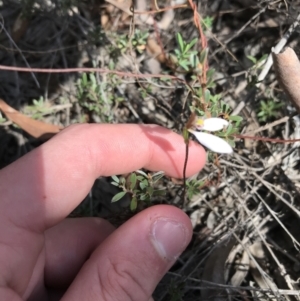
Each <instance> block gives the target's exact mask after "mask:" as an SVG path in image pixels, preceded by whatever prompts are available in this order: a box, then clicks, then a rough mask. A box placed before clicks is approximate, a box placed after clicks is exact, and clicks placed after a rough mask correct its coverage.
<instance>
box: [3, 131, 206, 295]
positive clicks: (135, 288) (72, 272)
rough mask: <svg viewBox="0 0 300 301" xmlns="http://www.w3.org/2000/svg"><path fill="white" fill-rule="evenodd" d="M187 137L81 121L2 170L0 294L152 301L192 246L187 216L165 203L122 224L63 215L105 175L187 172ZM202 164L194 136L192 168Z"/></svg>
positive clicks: (189, 169)
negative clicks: (141, 169) (181, 254)
mask: <svg viewBox="0 0 300 301" xmlns="http://www.w3.org/2000/svg"><path fill="white" fill-rule="evenodd" d="M184 156H185V144H184V142H183V138H182V137H181V136H180V135H177V134H175V133H173V132H171V131H169V130H167V129H164V128H162V127H159V126H155V125H153V126H140V125H76V126H71V127H69V128H67V129H65V130H63V131H62V132H61V133H60V134H58V135H56V136H55V137H54V138H52V139H51V140H49V141H48V142H47V143H45V144H43V145H42V146H41V147H39V148H37V149H36V150H34V151H32V152H31V153H29V154H27V155H26V156H24V157H22V158H21V159H19V160H18V161H16V162H15V163H13V164H11V165H10V166H8V167H6V168H4V169H2V170H1V171H0V206H1V207H0V271H1V273H0V300H10V301H20V300H30V301H35V300H63V301H77V300H78V301H82V300H85V301H96V300H97V301H119V300H120V301H130V300H134V301H135V300H136V301H148V300H149V299H150V298H151V295H152V293H153V291H154V289H155V287H156V285H157V284H158V282H159V281H160V279H161V278H162V277H163V276H164V274H165V273H166V272H167V271H168V269H170V267H171V266H172V265H173V264H174V262H175V260H176V258H177V257H178V256H179V255H180V253H181V252H182V251H183V250H184V249H185V248H186V246H187V245H188V243H189V241H190V239H191V236H192V227H191V223H190V220H189V218H188V217H187V216H186V215H185V213H183V212H182V211H181V210H179V209H177V208H175V207H172V206H167V205H160V206H153V207H151V208H149V209H147V210H144V211H142V212H141V213H139V214H137V215H136V216H135V217H133V218H132V219H130V220H129V221H128V222H126V223H125V224H123V225H122V226H121V227H120V228H118V229H114V227H113V226H112V225H111V224H109V223H108V222H107V221H105V220H103V219H100V218H76V219H66V217H67V216H68V214H69V213H70V212H71V211H72V210H73V209H74V208H75V207H76V206H77V205H78V204H79V203H80V202H81V201H82V199H83V198H84V197H85V196H86V195H87V194H88V192H89V190H90V188H91V186H92V185H93V182H94V180H95V179H96V178H97V177H99V176H111V175H115V174H123V173H128V172H131V171H134V170H137V169H140V168H146V169H148V170H152V171H159V170H163V171H165V173H166V174H167V175H169V176H172V177H176V178H180V177H182V169H183V162H184ZM204 164H205V152H204V150H203V148H202V147H201V146H199V145H197V144H196V143H193V142H191V143H190V152H189V162H188V166H187V175H188V176H191V175H193V174H195V173H197V172H198V171H199V170H200V169H201V168H202V167H203V166H204Z"/></svg>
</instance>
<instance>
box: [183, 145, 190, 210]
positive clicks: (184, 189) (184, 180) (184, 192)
mask: <svg viewBox="0 0 300 301" xmlns="http://www.w3.org/2000/svg"><path fill="white" fill-rule="evenodd" d="M189 142H190V140H189V139H188V140H187V141H186V143H185V160H184V165H183V193H182V199H183V202H182V203H183V206H184V205H185V201H186V167H187V162H188V158H189Z"/></svg>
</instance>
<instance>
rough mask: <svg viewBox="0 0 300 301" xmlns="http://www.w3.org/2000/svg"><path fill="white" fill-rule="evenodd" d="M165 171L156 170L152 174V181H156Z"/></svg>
mask: <svg viewBox="0 0 300 301" xmlns="http://www.w3.org/2000/svg"><path fill="white" fill-rule="evenodd" d="M164 175H165V173H164V172H163V171H159V172H156V173H155V174H153V175H152V179H153V182H154V183H156V182H158V181H159V180H160V179H161V178H163V177H164Z"/></svg>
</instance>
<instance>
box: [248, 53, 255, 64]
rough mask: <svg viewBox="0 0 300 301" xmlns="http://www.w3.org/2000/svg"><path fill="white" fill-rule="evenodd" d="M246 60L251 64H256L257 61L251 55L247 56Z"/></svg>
mask: <svg viewBox="0 0 300 301" xmlns="http://www.w3.org/2000/svg"><path fill="white" fill-rule="evenodd" d="M247 59H248V60H250V61H251V62H252V63H253V64H256V63H257V59H256V58H255V57H254V56H252V55H247Z"/></svg>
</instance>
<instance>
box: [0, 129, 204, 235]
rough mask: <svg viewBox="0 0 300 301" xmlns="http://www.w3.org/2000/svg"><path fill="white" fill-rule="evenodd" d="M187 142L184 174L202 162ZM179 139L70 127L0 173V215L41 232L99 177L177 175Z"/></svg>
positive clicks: (158, 132) (163, 132)
mask: <svg viewBox="0 0 300 301" xmlns="http://www.w3.org/2000/svg"><path fill="white" fill-rule="evenodd" d="M205 157H206V156H205V152H204V150H203V148H202V147H201V146H199V145H197V144H195V143H193V142H191V143H190V149H189V161H188V165H187V175H192V174H195V173H196V172H197V171H199V170H200V169H201V168H202V167H203V165H204V164H205ZM184 159H185V144H184V141H183V138H182V137H181V136H180V135H178V134H176V133H174V132H172V131H170V130H167V129H165V128H162V127H160V126H157V125H133V124H132V125H130V124H127V125H108V124H103V125H99V124H97V125H96V124H94V125H87V124H86V125H75V126H71V127H69V128H67V129H65V130H63V131H62V132H61V133H60V134H58V135H57V136H55V137H54V138H52V139H51V140H49V141H48V142H47V143H45V144H43V145H42V146H40V147H39V148H37V149H35V150H34V151H32V152H31V153H29V154H27V155H26V156H24V157H23V158H21V159H19V160H18V161H16V162H15V163H13V164H11V165H10V166H8V167H6V168H5V169H3V170H2V171H1V172H0V195H1V196H2V200H3V201H1V202H0V214H3V216H6V217H8V218H10V219H11V220H12V221H16V222H17V224H18V225H23V226H24V225H25V226H26V227H33V228H34V229H36V230H40V231H43V230H44V229H45V228H48V227H50V226H53V225H54V224H56V223H58V222H59V221H60V220H62V219H63V218H65V217H66V216H67V215H68V214H69V213H70V212H71V211H72V210H73V209H74V208H76V206H77V205H78V204H79V203H80V202H81V201H82V200H83V199H84V197H85V196H86V195H87V194H88V192H89V190H90V188H91V187H92V185H93V183H94V181H95V179H96V178H97V177H99V176H111V175H115V174H123V173H128V172H131V171H134V170H137V169H140V168H143V167H144V168H146V169H149V170H152V171H158V170H162V171H164V172H165V173H166V174H168V175H170V176H173V177H182V170H183V165H184Z"/></svg>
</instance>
